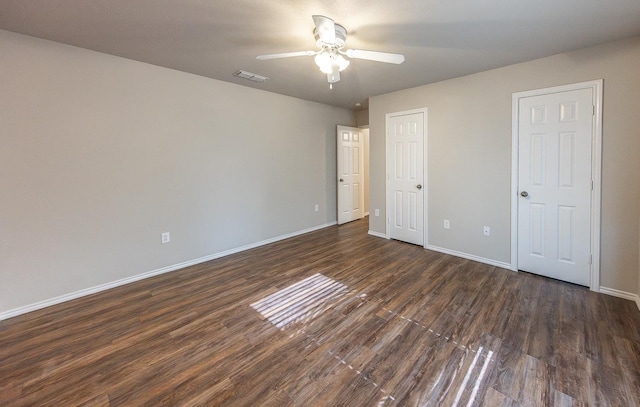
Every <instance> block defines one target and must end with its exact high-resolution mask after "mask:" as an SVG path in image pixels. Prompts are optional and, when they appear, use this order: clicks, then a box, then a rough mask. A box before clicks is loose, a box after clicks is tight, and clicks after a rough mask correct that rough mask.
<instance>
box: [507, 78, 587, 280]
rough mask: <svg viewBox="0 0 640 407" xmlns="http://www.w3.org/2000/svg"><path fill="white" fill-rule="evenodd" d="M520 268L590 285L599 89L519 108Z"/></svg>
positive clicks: (530, 100) (542, 98)
mask: <svg viewBox="0 0 640 407" xmlns="http://www.w3.org/2000/svg"><path fill="white" fill-rule="evenodd" d="M518 111H519V116H518V194H519V196H518V269H520V270H524V271H529V272H532V273H536V274H540V275H544V276H547V277H552V278H556V279H560V280H564V281H568V282H572V283H576V284H580V285H586V286H588V285H589V278H590V262H591V240H590V239H591V193H592V187H593V186H592V185H593V184H592V163H591V160H592V151H591V150H592V135H593V115H594V104H593V90H592V89H579V90H571V91H564V92H558V93H551V94H546V95H539V96H531V97H524V98H521V99H520V100H519V106H518Z"/></svg>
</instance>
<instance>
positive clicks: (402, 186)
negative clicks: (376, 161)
mask: <svg viewBox="0 0 640 407" xmlns="http://www.w3.org/2000/svg"><path fill="white" fill-rule="evenodd" d="M424 120H425V117H424V113H412V114H402V115H392V116H389V117H388V118H387V137H388V147H387V148H388V160H389V163H388V167H387V168H388V175H387V177H388V189H387V194H388V197H387V199H388V213H387V223H388V224H387V226H388V229H387V230H388V235H389V237H390V238H392V239H396V240H402V241H404V242H408V243H413V244H418V245H421V246H422V245H424V188H423V184H424V182H423V178H424V157H423V155H424V146H423V143H424Z"/></svg>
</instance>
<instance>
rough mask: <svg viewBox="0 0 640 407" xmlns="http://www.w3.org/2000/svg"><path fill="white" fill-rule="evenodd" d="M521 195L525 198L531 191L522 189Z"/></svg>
mask: <svg viewBox="0 0 640 407" xmlns="http://www.w3.org/2000/svg"><path fill="white" fill-rule="evenodd" d="M520 196H521V197H523V198H526V197H528V196H529V193H528V192H527V191H522V192H520Z"/></svg>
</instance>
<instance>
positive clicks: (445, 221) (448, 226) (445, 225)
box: [444, 219, 451, 229]
mask: <svg viewBox="0 0 640 407" xmlns="http://www.w3.org/2000/svg"><path fill="white" fill-rule="evenodd" d="M444 228H445V229H450V228H451V225H450V224H449V219H445V220H444Z"/></svg>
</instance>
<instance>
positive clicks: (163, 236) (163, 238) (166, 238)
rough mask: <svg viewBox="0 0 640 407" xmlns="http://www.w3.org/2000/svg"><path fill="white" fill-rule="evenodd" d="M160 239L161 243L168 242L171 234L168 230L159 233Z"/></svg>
mask: <svg viewBox="0 0 640 407" xmlns="http://www.w3.org/2000/svg"><path fill="white" fill-rule="evenodd" d="M160 239H161V242H162V244H165V243H169V242H170V241H171V234H170V233H169V232H164V233H162V234H161V235H160Z"/></svg>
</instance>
